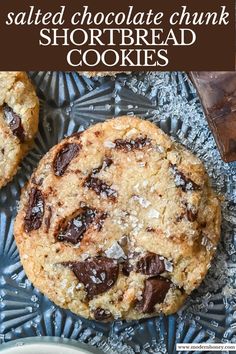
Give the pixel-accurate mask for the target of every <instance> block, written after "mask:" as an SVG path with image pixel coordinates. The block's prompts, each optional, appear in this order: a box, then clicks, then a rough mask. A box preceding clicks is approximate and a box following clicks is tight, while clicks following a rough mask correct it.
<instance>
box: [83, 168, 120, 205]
mask: <svg viewBox="0 0 236 354" xmlns="http://www.w3.org/2000/svg"><path fill="white" fill-rule="evenodd" d="M84 186H85V187H87V188H89V189H92V190H93V191H94V192H95V193H96V194H97V195H103V196H105V197H106V198H109V199H111V200H113V201H115V200H116V198H117V191H116V190H115V189H113V188H111V187H110V186H109V185H108V184H106V183H105V182H103V181H102V180H101V179H99V178H97V177H93V176H92V175H91V174H90V175H89V176H88V177H87V178H86V180H85V183H84Z"/></svg>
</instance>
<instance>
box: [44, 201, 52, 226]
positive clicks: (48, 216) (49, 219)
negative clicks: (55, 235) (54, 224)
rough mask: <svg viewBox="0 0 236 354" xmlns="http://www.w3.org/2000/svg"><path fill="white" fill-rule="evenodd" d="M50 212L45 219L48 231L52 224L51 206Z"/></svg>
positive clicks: (48, 208)
mask: <svg viewBox="0 0 236 354" xmlns="http://www.w3.org/2000/svg"><path fill="white" fill-rule="evenodd" d="M47 210H48V215H47V217H46V218H45V221H44V222H45V225H46V231H48V230H49V229H50V224H51V217H52V208H51V207H50V206H48V207H47Z"/></svg>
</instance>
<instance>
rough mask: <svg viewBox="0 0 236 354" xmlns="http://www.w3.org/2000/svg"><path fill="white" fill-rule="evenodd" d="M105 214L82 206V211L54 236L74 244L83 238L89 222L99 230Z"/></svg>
mask: <svg viewBox="0 0 236 354" xmlns="http://www.w3.org/2000/svg"><path fill="white" fill-rule="evenodd" d="M106 216H107V215H106V214H105V213H104V214H100V215H99V214H98V212H97V211H96V210H95V209H91V208H88V207H83V208H82V213H81V214H79V215H78V216H76V217H75V218H73V219H72V220H70V221H69V222H68V223H67V225H66V226H65V227H64V228H62V229H61V230H60V232H59V234H58V235H57V237H56V238H57V240H58V241H66V242H70V243H72V244H73V245H76V244H77V243H78V242H80V241H81V240H82V239H83V236H84V234H85V232H86V231H87V230H88V228H89V227H90V225H91V224H95V225H96V227H97V229H98V230H99V231H100V230H101V228H102V223H103V221H104V219H105V218H106Z"/></svg>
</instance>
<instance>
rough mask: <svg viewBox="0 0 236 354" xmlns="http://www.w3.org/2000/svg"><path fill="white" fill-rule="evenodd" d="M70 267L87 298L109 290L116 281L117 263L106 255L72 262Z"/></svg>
mask: <svg viewBox="0 0 236 354" xmlns="http://www.w3.org/2000/svg"><path fill="white" fill-rule="evenodd" d="M71 268H72V270H73V272H74V274H75V275H76V277H77V278H78V279H79V281H80V282H81V283H83V284H84V286H85V289H86V291H87V296H88V298H89V299H92V298H93V297H94V296H95V295H98V294H101V293H104V292H105V291H107V290H109V289H110V288H111V287H112V286H113V285H114V284H115V283H116V281H117V278H118V273H119V266H118V264H117V263H116V262H115V261H113V260H112V259H110V258H107V257H94V258H89V259H87V260H86V261H84V262H74V263H72V264H71Z"/></svg>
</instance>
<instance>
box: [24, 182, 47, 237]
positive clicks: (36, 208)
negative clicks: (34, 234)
mask: <svg viewBox="0 0 236 354" xmlns="http://www.w3.org/2000/svg"><path fill="white" fill-rule="evenodd" d="M43 214H44V198H43V194H42V192H41V191H40V190H39V189H37V188H32V190H31V192H30V197H29V203H28V209H27V212H26V215H25V219H24V220H25V231H26V232H30V231H32V230H37V229H39V228H40V227H41V225H42V220H43Z"/></svg>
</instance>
